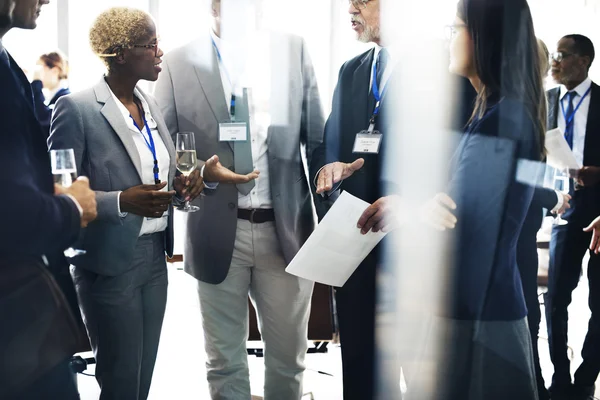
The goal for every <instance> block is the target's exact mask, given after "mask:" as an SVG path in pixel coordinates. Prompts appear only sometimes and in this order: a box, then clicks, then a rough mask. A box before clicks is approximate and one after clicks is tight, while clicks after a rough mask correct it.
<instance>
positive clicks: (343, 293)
mask: <svg viewBox="0 0 600 400" xmlns="http://www.w3.org/2000/svg"><path fill="white" fill-rule="evenodd" d="M375 277H376V263H375V262H374V257H373V256H372V255H371V256H369V257H367V258H366V259H365V260H364V261H363V263H362V264H361V265H360V266H359V267H358V268H357V270H356V271H355V272H354V274H353V275H352V276H351V277H350V279H348V281H347V282H346V284H345V285H344V287H342V288H337V289H336V291H335V299H336V308H337V315H338V322H339V329H340V339H341V343H342V368H343V384H344V400H371V399H373V398H374V393H375V388H374V377H375V376H374V375H375V374H374V368H375V301H376V298H375V286H376V284H375Z"/></svg>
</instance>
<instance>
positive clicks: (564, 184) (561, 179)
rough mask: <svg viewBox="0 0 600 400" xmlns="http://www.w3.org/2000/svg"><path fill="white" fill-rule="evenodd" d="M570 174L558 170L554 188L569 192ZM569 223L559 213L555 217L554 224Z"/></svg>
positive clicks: (555, 175) (565, 192)
mask: <svg viewBox="0 0 600 400" xmlns="http://www.w3.org/2000/svg"><path fill="white" fill-rule="evenodd" d="M569 180H570V178H569V175H568V174H566V173H564V172H562V171H559V170H556V172H555V174H554V189H555V190H558V191H559V192H562V193H564V194H569ZM566 224H568V221H565V220H564V219H562V217H561V215H560V214H558V216H557V217H556V218H555V219H554V225H566Z"/></svg>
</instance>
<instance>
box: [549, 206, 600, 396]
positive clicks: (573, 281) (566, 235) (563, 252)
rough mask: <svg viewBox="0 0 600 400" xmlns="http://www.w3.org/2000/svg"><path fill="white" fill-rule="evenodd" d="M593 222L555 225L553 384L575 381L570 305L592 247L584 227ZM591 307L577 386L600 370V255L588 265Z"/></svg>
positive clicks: (552, 253) (591, 379) (551, 317)
mask: <svg viewBox="0 0 600 400" xmlns="http://www.w3.org/2000/svg"><path fill="white" fill-rule="evenodd" d="M589 222H591V219H589V220H588V218H576V215H575V213H574V214H573V215H572V217H571V218H569V223H568V224H567V225H562V226H554V228H553V230H552V239H551V242H550V270H549V284H548V292H547V293H546V295H545V305H546V320H547V324H548V340H549V344H550V357H551V359H552V363H553V364H554V376H553V377H552V386H553V387H563V386H567V385H569V384H570V383H571V373H570V362H569V359H568V357H567V327H568V318H569V316H568V312H567V307H568V306H569V304H570V303H571V293H572V292H573V290H574V289H575V288H576V287H577V284H578V283H579V278H580V276H581V270H582V268H581V264H582V260H583V257H584V255H585V253H586V251H587V250H588V247H589V244H590V239H591V233H585V232H583V231H582V229H583V228H584V227H585V226H586V225H587V224H588V223H589ZM588 281H589V290H590V294H589V301H588V304H589V307H590V310H591V311H592V317H591V319H590V321H589V326H588V333H587V335H586V338H585V342H584V344H583V350H582V358H583V363H582V364H581V366H580V367H579V368H578V369H577V372H576V373H575V385H577V386H582V387H590V386H592V385H594V382H595V381H596V379H597V378H598V373H599V372H600V287H599V286H600V257H599V256H597V255H594V254H591V255H590V261H589V264H588Z"/></svg>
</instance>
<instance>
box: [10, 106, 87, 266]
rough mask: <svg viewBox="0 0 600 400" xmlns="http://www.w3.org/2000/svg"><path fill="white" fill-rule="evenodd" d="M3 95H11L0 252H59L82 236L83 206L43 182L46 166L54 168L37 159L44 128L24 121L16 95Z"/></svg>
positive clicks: (32, 253)
mask: <svg viewBox="0 0 600 400" xmlns="http://www.w3.org/2000/svg"><path fill="white" fill-rule="evenodd" d="M9 97H10V99H9ZM2 98H3V99H5V100H7V101H0V110H1V111H0V112H1V113H2V115H1V117H0V159H1V160H3V165H4V173H2V174H0V186H1V187H2V188H3V190H4V192H3V195H2V196H1V200H0V217H1V220H2V223H1V224H0V232H1V233H0V237H1V240H0V253H2V254H26V255H30V256H41V255H42V254H54V253H56V252H57V251H61V250H64V249H66V248H67V247H69V246H70V245H72V244H73V243H74V242H75V240H76V239H77V237H78V235H79V231H80V223H81V221H80V215H79V210H78V209H77V206H76V205H75V203H73V201H72V200H71V199H69V198H68V197H66V196H55V195H54V194H52V193H48V192H46V191H44V190H42V189H41V188H40V186H39V177H40V176H46V175H49V171H46V170H44V171H38V172H37V173H36V170H39V169H40V168H44V169H45V168H49V166H48V164H47V163H41V162H40V161H39V160H36V159H35V157H36V156H35V148H36V146H35V141H36V140H40V141H42V143H39V146H41V148H42V149H43V148H44V147H43V146H44V143H43V139H42V138H41V136H40V135H41V134H40V133H39V132H37V130H38V129H37V127H36V126H33V125H29V126H28V125H27V122H24V120H23V119H24V118H23V115H22V110H19V109H18V107H15V102H14V101H13V100H14V97H12V96H2ZM8 100H10V101H8ZM27 129H29V130H30V132H27V131H26V130H27ZM31 130H34V132H31ZM38 138H39V139H38ZM38 148H39V147H38ZM36 177H38V180H36ZM48 179H50V177H49V176H48Z"/></svg>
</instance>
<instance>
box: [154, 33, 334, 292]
mask: <svg viewBox="0 0 600 400" xmlns="http://www.w3.org/2000/svg"><path fill="white" fill-rule="evenodd" d="M269 37H270V42H271V43H270V59H271V72H272V74H271V79H272V81H271V101H270V104H271V118H272V123H271V126H270V127H269V131H268V139H267V144H268V160H269V176H270V186H271V195H272V200H273V208H274V212H275V219H276V227H277V234H278V236H279V242H280V244H281V247H282V250H283V254H284V257H285V259H286V261H287V262H289V261H291V259H292V258H293V257H294V256H295V254H296V253H297V252H298V250H299V249H300V247H301V246H302V244H303V243H304V241H305V240H306V239H307V238H308V236H309V235H310V234H311V232H312V231H313V229H314V226H315V220H314V217H313V215H314V214H313V205H312V200H311V191H310V186H309V184H308V180H307V170H306V169H305V166H304V165H303V162H302V157H301V154H302V153H301V152H302V150H301V149H302V148H305V150H306V155H307V159H308V162H309V163H310V156H311V154H312V152H313V150H314V149H315V148H316V147H317V146H318V145H319V144H320V143H321V141H322V137H323V125H324V117H323V110H322V107H321V101H320V98H319V94H318V88H317V83H316V78H315V74H314V70H313V67H312V63H311V60H310V58H309V56H308V53H307V51H306V48H305V45H304V43H303V41H302V39H300V38H299V37H296V36H291V35H284V34H275V33H272V34H270V35H269ZM162 67H163V72H162V73H161V75H160V77H159V79H158V81H157V84H156V88H155V93H154V95H155V97H156V100H157V102H158V104H159V105H160V107H161V109H162V111H163V115H164V117H165V121H166V123H167V126H168V128H169V131H170V132H171V134H172V135H175V134H176V133H177V132H179V131H181V132H185V131H191V132H194V133H195V135H196V151H197V155H198V160H199V164H200V165H202V163H203V161H201V160H207V159H208V158H210V157H211V156H212V155H214V154H217V155H218V156H219V158H220V160H221V163H222V164H223V165H224V166H225V167H227V168H229V169H233V165H234V164H233V147H232V145H231V144H230V143H227V142H219V139H218V126H219V123H220V122H228V121H229V112H228V105H227V104H226V101H225V96H224V94H223V86H222V82H221V76H220V72H219V65H218V61H217V57H216V54H215V51H214V49H213V46H212V42H211V38H210V36H209V35H208V34H207V35H206V36H204V37H202V38H200V39H198V40H196V41H193V42H191V43H189V44H188V45H186V46H184V47H182V48H179V49H177V50H174V51H172V52H171V53H170V54H167V55H166V56H165V57H164V58H163V63H162ZM259 179H260V178H259ZM210 192H212V193H210ZM205 193H206V194H207V195H206V196H201V197H199V198H197V199H196V200H195V201H194V204H196V205H197V206H199V207H200V211H199V212H196V213H190V214H187V215H186V216H185V218H186V225H187V237H186V238H185V245H184V267H185V270H186V271H187V272H188V273H189V274H191V275H192V276H194V277H195V278H197V279H199V280H201V281H204V282H208V283H213V284H218V283H220V282H222V281H223V280H224V279H225V277H226V276H227V273H228V271H229V265H230V263H231V258H232V253H233V246H234V241H235V233H236V227H237V203H238V192H237V189H236V187H235V185H227V184H221V185H219V186H218V188H217V189H216V190H214V191H211V190H207V189H205Z"/></svg>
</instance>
